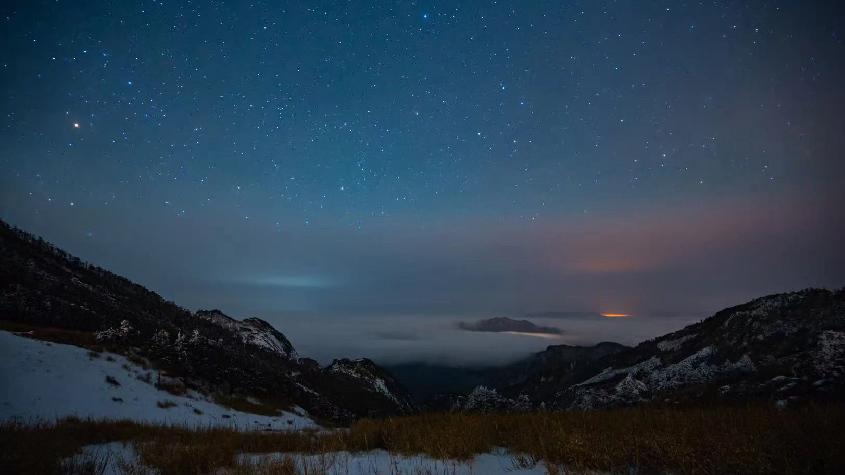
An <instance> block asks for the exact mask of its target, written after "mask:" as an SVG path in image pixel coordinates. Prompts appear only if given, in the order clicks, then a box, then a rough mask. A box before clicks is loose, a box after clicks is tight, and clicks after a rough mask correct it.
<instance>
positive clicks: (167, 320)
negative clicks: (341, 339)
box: [0, 222, 414, 423]
mask: <svg viewBox="0 0 845 475" xmlns="http://www.w3.org/2000/svg"><path fill="white" fill-rule="evenodd" d="M0 316H2V317H0V318H2V320H5V321H7V322H14V323H16V324H19V325H24V326H28V327H32V328H36V329H40V331H39V332H36V333H43V331H41V330H43V329H48V328H49V329H55V330H56V331H53V332H52V334H53V335H54V337H53V338H54V339H57V341H59V342H67V343H73V344H77V345H82V346H86V347H89V348H93V349H98V350H108V351H111V352H113V353H118V354H121V355H124V356H126V357H128V358H130V359H137V360H142V361H147V362H149V364H150V365H151V366H153V367H154V368H156V369H157V370H158V371H160V372H161V373H162V374H164V375H166V385H167V386H168V387H169V388H170V389H171V390H172V391H173V392H176V393H182V392H184V391H188V390H190V391H196V392H198V393H201V394H205V395H217V397H221V398H224V399H227V400H230V401H239V402H238V403H235V404H237V405H241V406H244V407H251V406H254V405H255V404H252V403H245V402H244V401H249V400H259V401H260V404H259V405H260V406H269V407H275V408H278V409H279V410H281V409H289V408H292V407H295V406H299V407H301V408H303V409H304V410H306V411H307V412H308V413H309V414H311V415H312V416H314V417H315V418H319V419H322V420H327V421H331V422H334V423H348V422H350V421H351V420H353V419H356V418H358V417H364V416H369V417H380V416H387V415H393V414H402V413H409V412H412V411H413V410H414V406H413V404H412V403H411V400H410V397H409V396H408V395H407V394H406V393H405V391H404V390H403V389H402V388H401V387H400V386H399V384H398V383H397V382H396V381H395V380H394V379H393V378H392V377H391V376H390V375H389V374H388V373H387V372H385V371H384V370H383V369H381V368H379V367H377V366H376V365H375V364H374V363H372V362H371V361H369V360H360V361H356V362H349V361H347V360H339V361H335V362H333V363H332V364H331V365H329V366H327V367H325V368H321V367H320V365H319V364H318V363H317V362H316V361H314V360H311V359H308V358H301V357H299V355H298V354H297V353H296V351H295V349H294V347H293V345H292V344H291V342H290V341H288V339H287V338H286V337H285V336H284V335H283V334H282V333H281V332H279V331H278V330H276V329H275V328H273V327H272V325H270V324H269V323H267V322H265V321H263V320H260V319H258V318H249V319H246V320H243V321H238V320H235V319H232V318H230V317H228V316H226V315H225V314H223V313H222V312H220V311H218V310H210V311H198V312H196V313H192V312H190V311H188V310H185V309H183V308H181V307H179V306H177V305H176V304H174V303H172V302H168V301H165V300H164V299H162V298H161V297H160V296H159V295H157V294H156V293H154V292H152V291H149V290H147V289H145V288H144V287H142V286H140V285H138V284H135V283H133V282H130V281H129V280H127V279H125V278H123V277H120V276H118V275H115V274H113V273H111V272H108V271H106V270H104V269H101V268H99V267H96V266H93V265H90V264H87V263H84V262H82V261H80V260H79V259H78V258H75V257H73V256H71V255H69V254H67V253H66V252H64V251H62V250H61V249H58V248H56V247H55V246H53V245H51V244H49V243H46V242H44V241H43V240H42V239H40V238H37V237H34V236H31V235H29V234H27V233H24V232H22V231H19V230H17V229H13V228H11V227H10V226H8V225H7V224H6V223H3V222H0ZM71 335H72V338H70V336H71ZM66 337H67V338H70V340H68V341H63V340H62V339H63V338H66ZM347 367H354V368H356V370H355V371H354V372H350V371H345V372H344V371H339V370H338V369H339V368H347ZM364 369H365V370H366V371H364ZM352 373H354V375H353V374H352Z"/></svg>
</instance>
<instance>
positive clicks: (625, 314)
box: [600, 313, 631, 318]
mask: <svg viewBox="0 0 845 475" xmlns="http://www.w3.org/2000/svg"><path fill="white" fill-rule="evenodd" d="M600 315H601V316H602V317H606V318H625V317H630V316H631V315H630V314H628V313H602V314H600Z"/></svg>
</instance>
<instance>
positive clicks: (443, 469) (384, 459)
mask: <svg viewBox="0 0 845 475" xmlns="http://www.w3.org/2000/svg"><path fill="white" fill-rule="evenodd" d="M285 457H289V458H290V459H291V460H293V461H294V463H295V464H296V468H297V473H320V474H325V475H419V474H426V475H440V474H442V475H496V474H515V475H534V474H537V475H539V474H545V473H547V472H546V469H545V467H544V465H543V464H542V463H536V464H518V463H517V462H516V459H515V458H514V457H513V456H512V455H511V454H510V453H508V452H507V451H505V450H503V449H499V450H496V451H494V452H492V453H489V454H480V455H476V456H475V458H473V459H472V460H469V461H458V460H437V459H433V458H431V457H427V456H424V455H412V456H408V455H396V454H391V453H390V452H387V451H384V450H373V451H371V452H360V453H350V452H329V453H326V454H319V455H306V454H298V453H271V454H244V455H242V456H241V457H240V460H239V462H240V463H241V464H243V465H252V466H254V467H259V468H260V467H261V465H262V463H264V462H268V461H279V460H282V459H283V458H285ZM75 458H76V459H77V460H80V461H82V460H87V461H95V462H96V464H97V466H98V467H101V468H102V473H104V475H110V474H115V475H116V474H119V473H122V470H121V468H120V467H121V465H123V464H129V465H130V466H132V465H134V466H136V467H137V466H138V455H137V454H136V452H135V450H134V447H133V446H132V444H131V443H130V444H124V443H122V442H111V443H108V444H98V445H88V446H85V447H83V448H82V450H81V451H80V453H79V454H78V455H76V456H75ZM68 461H70V459H68ZM525 465H529V466H525ZM259 471H260V470H259ZM219 473H225V472H224V471H221V472H219Z"/></svg>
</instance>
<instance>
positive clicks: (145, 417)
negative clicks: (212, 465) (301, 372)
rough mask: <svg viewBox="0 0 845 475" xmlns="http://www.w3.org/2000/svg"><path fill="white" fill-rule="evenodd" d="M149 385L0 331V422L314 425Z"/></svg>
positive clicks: (124, 363)
mask: <svg viewBox="0 0 845 475" xmlns="http://www.w3.org/2000/svg"><path fill="white" fill-rule="evenodd" d="M148 373H152V375H151V378H148V377H147V374H148ZM139 378H144V379H147V380H148V381H150V382H146V381H143V380H141V379H139ZM107 379H108V380H107ZM155 379H156V376H155V371H154V370H145V369H143V368H141V367H139V366H137V365H135V364H133V363H132V362H130V361H128V360H127V359H126V358H124V357H122V356H120V355H114V354H108V353H102V354H100V355H98V356H97V357H92V356H91V355H89V351H88V350H86V349H84V348H80V347H76V346H71V345H62V344H58V343H50V342H45V341H40V340H33V339H29V338H25V337H22V336H18V335H14V334H12V333H9V332H5V331H0V421H7V420H13V419H14V420H20V421H23V422H32V421H36V420H52V419H56V418H61V417H67V416H77V417H81V418H93V419H132V420H137V421H143V422H151V423H166V424H179V425H186V426H191V427H199V426H224V427H235V428H238V429H242V430H259V429H273V430H290V429H302V428H306V427H317V426H316V424H315V423H314V422H313V421H312V420H311V419H310V418H308V417H307V415H306V414H305V411H302V410H300V409H297V410H296V411H297V412H298V414H297V413H291V412H285V413H282V414H281V415H279V416H277V417H269V416H261V415H256V414H248V413H244V412H239V411H234V410H231V409H228V408H226V407H223V406H220V405H217V404H214V403H213V402H211V401H209V400H207V399H206V398H205V397H203V396H202V395H199V394H188V395H186V396H175V395H172V394H169V393H167V392H165V391H161V390H159V389H156V387H155V386H154V385H153V384H152V382H153V381H155ZM160 406H165V407H160ZM167 406H170V407H167Z"/></svg>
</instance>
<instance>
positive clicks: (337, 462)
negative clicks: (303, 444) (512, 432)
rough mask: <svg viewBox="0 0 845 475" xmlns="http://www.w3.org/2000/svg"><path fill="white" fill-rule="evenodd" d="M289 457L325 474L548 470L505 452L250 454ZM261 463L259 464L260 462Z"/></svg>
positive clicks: (492, 474)
mask: <svg viewBox="0 0 845 475" xmlns="http://www.w3.org/2000/svg"><path fill="white" fill-rule="evenodd" d="M285 456H290V457H292V459H293V460H294V462H295V463H296V466H297V472H298V473H325V474H326V475H370V474H384V475H419V474H427V475H428V474H430V475H440V474H443V475H474V474H477V475H488V474H489V475H496V474H518V475H533V474H537V475H540V474H545V473H547V471H546V469H545V467H544V466H543V464H542V463H538V464H531V466H530V467H522V466H519V465H520V464H517V463H516V461H515V459H514V457H513V456H512V455H511V454H509V453H508V452H506V451H503V450H499V451H495V452H493V453H489V454H480V455H476V456H475V457H474V458H473V459H472V460H469V461H458V460H438V459H434V458H431V457H428V456H425V455H410V456H409V455H398V454H391V453H390V452H387V451H385V450H373V451H371V452H362V453H350V452H331V453H328V454H319V455H301V454H269V455H268V454H264V455H260V454H256V455H251V456H250V457H249V461H250V462H252V463H256V464H260V463H261V461H262V460H267V458H268V457H270V458H276V459H280V458H282V457H285ZM259 466H260V465H259Z"/></svg>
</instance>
